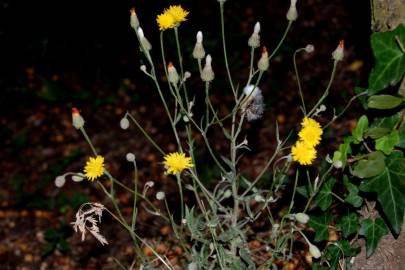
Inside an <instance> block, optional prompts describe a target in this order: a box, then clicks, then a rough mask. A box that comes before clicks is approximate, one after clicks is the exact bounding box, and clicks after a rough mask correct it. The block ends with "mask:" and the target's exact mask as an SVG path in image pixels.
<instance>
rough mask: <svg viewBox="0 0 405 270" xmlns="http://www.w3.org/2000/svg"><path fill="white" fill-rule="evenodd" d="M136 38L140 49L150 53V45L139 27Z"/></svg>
mask: <svg viewBox="0 0 405 270" xmlns="http://www.w3.org/2000/svg"><path fill="white" fill-rule="evenodd" d="M137 32H138V36H139V42H141V45H142V47H143V48H144V49H145V50H147V51H150V50H151V49H152V45H151V44H150V42H149V41H148V40H147V39H146V37H145V35H144V33H143V30H142V28H141V27H138V30H137Z"/></svg>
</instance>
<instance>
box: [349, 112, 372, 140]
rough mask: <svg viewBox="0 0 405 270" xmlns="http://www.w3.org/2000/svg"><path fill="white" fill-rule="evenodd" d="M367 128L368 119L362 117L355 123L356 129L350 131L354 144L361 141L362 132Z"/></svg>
mask: <svg viewBox="0 0 405 270" xmlns="http://www.w3.org/2000/svg"><path fill="white" fill-rule="evenodd" d="M367 128H368V118H367V116H365V115H363V116H362V117H360V119H359V121H358V122H357V125H356V128H355V129H353V131H352V136H353V138H354V143H359V142H361V141H362V140H363V134H364V131H365V130H366V129H367Z"/></svg>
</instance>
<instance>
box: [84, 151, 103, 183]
mask: <svg viewBox="0 0 405 270" xmlns="http://www.w3.org/2000/svg"><path fill="white" fill-rule="evenodd" d="M103 174H104V158H103V157H102V156H97V157H95V158H93V157H90V158H89V160H88V161H87V163H86V166H85V167H84V175H85V176H86V177H87V179H89V180H90V181H94V180H95V179H97V178H98V177H100V176H102V175H103Z"/></svg>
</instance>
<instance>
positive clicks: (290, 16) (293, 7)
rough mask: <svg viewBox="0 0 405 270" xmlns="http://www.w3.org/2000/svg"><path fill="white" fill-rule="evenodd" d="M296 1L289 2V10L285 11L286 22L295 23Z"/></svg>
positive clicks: (296, 14)
mask: <svg viewBox="0 0 405 270" xmlns="http://www.w3.org/2000/svg"><path fill="white" fill-rule="evenodd" d="M296 5H297V0H291V2H290V8H289V9H288V11H287V20H289V21H295V20H296V19H297V17H298V12H297V7H296Z"/></svg>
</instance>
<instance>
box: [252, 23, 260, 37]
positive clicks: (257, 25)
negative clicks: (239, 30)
mask: <svg viewBox="0 0 405 270" xmlns="http://www.w3.org/2000/svg"><path fill="white" fill-rule="evenodd" d="M259 32H260V22H257V23H256V24H255V28H254V29H253V33H255V34H259Z"/></svg>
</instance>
